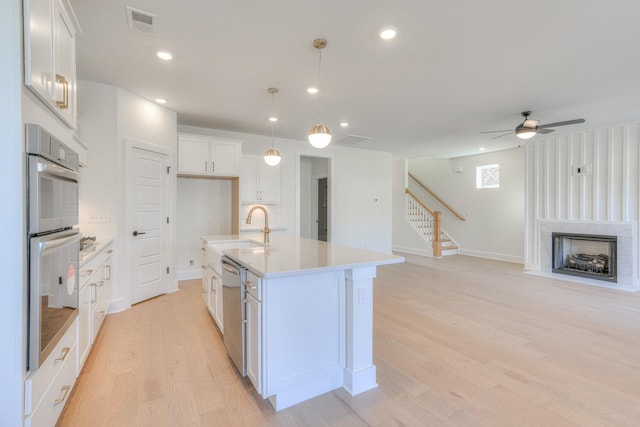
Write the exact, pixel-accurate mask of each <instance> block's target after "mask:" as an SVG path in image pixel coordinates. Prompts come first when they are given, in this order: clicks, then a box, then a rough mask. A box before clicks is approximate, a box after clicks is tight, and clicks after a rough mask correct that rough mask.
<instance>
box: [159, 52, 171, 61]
mask: <svg viewBox="0 0 640 427" xmlns="http://www.w3.org/2000/svg"><path fill="white" fill-rule="evenodd" d="M157 55H158V58H160V59H164V60H165V61H170V60H171V59H172V58H173V55H171V54H170V53H169V52H166V51H164V50H159V51H158V54H157Z"/></svg>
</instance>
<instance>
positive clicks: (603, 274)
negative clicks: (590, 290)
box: [551, 233, 618, 283]
mask: <svg viewBox="0 0 640 427" xmlns="http://www.w3.org/2000/svg"><path fill="white" fill-rule="evenodd" d="M551 236H552V239H553V245H552V248H553V253H552V255H551V256H552V261H553V263H552V271H553V272H554V273H560V274H568V275H571V276H579V277H586V278H589V279H597V280H604V281H607V282H614V283H617V281H618V278H617V271H616V270H617V267H616V266H617V261H616V253H617V243H618V238H617V237H616V236H598V235H586V234H567V233H552V235H551Z"/></svg>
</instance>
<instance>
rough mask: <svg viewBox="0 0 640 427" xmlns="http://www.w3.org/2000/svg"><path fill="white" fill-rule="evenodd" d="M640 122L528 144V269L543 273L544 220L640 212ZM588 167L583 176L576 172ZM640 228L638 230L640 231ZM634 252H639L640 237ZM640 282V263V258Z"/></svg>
mask: <svg viewBox="0 0 640 427" xmlns="http://www.w3.org/2000/svg"><path fill="white" fill-rule="evenodd" d="M639 145H640V123H625V124H620V125H615V126H610V127H605V128H600V129H595V130H588V131H584V132H575V133H567V134H564V135H558V136H554V137H547V138H540V137H536V140H535V141H532V142H528V143H527V150H526V152H527V156H526V158H527V160H526V176H527V187H526V214H527V220H526V231H527V235H526V248H525V254H526V255H525V264H526V268H528V269H533V270H538V269H539V267H540V260H539V254H540V253H539V241H538V239H539V229H538V222H539V221H540V220H563V221H602V222H621V221H629V222H633V223H635V224H636V225H637V221H638V216H639V212H640V172H639V171H638V169H639V167H640V147H639ZM578 166H581V167H583V168H584V167H586V169H587V173H586V174H582V175H577V174H576V173H574V172H575V168H576V167H578ZM636 229H637V227H636ZM634 240H635V241H636V244H635V247H634V248H633V249H634V251H635V253H636V254H637V253H638V250H639V249H638V247H637V245H638V244H637V241H638V236H637V235H636V236H634ZM635 264H636V266H635V269H634V271H635V272H636V277H635V278H634V280H637V279H638V277H637V271H638V268H637V264H638V259H636V260H635Z"/></svg>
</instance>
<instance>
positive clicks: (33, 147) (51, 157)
mask: <svg viewBox="0 0 640 427" xmlns="http://www.w3.org/2000/svg"><path fill="white" fill-rule="evenodd" d="M26 136H27V198H26V199H27V212H28V214H27V215H28V216H27V230H28V235H27V239H28V245H27V248H28V252H29V253H28V260H29V269H28V284H29V316H28V319H29V320H28V322H29V325H28V333H29V340H28V361H27V362H28V369H29V371H35V370H37V369H38V368H39V367H40V365H41V364H42V363H43V362H44V360H45V359H46V358H47V356H48V355H49V354H50V353H51V351H52V350H53V348H54V347H55V346H56V344H57V343H58V342H59V341H60V339H61V338H62V336H63V335H64V333H65V332H66V331H67V329H69V327H70V326H71V324H72V323H73V320H74V319H75V318H76V317H77V316H78V285H79V275H78V274H79V273H78V270H79V264H78V259H79V251H80V237H81V234H80V231H79V230H78V229H77V228H74V226H76V225H77V224H78V179H79V174H78V155H77V154H76V153H75V152H74V151H73V150H71V149H70V148H69V147H67V146H66V145H64V144H63V143H62V142H60V141H59V140H57V139H56V138H55V137H53V136H51V135H50V134H49V133H47V132H46V131H45V130H44V129H42V128H41V127H40V126H38V125H33V124H27V127H26Z"/></svg>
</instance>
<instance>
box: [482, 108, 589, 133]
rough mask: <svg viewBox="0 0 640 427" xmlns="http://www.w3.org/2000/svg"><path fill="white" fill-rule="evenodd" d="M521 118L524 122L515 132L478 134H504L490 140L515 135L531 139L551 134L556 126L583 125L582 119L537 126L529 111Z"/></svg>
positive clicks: (494, 131)
mask: <svg viewBox="0 0 640 427" xmlns="http://www.w3.org/2000/svg"><path fill="white" fill-rule="evenodd" d="M521 114H522V117H524V121H523V122H522V123H520V124H519V125H518V126H516V129H515V130H490V131H485V132H480V133H496V132H506V133H503V134H502V135H498V136H494V137H493V138H491V139H496V138H502V137H503V136H507V135H511V134H512V133H515V134H516V136H517V137H518V138H520V139H529V138H533V137H534V135H535V134H537V133H541V134H547V133H551V132H553V129H549V128H555V127H558V126H567V125H576V124H578V123H584V119H574V120H566V121H564V122H555V123H547V124H545V125H539V124H538V123H540V121H539V120H535V119H530V118H529V116H530V115H531V111H523V112H522V113H521Z"/></svg>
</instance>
